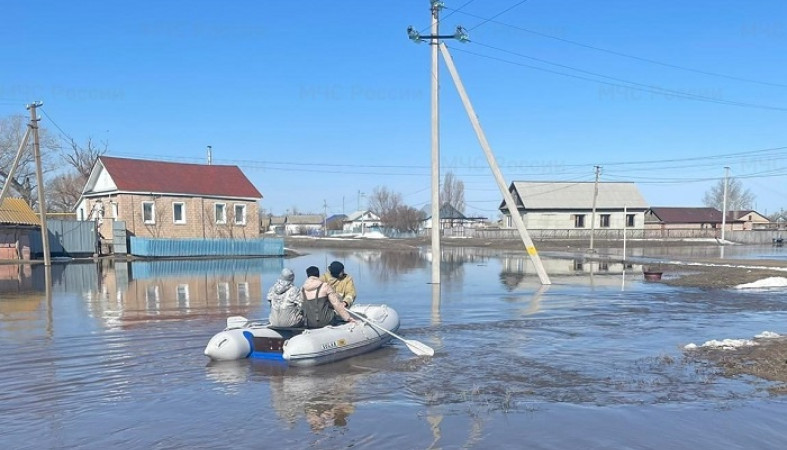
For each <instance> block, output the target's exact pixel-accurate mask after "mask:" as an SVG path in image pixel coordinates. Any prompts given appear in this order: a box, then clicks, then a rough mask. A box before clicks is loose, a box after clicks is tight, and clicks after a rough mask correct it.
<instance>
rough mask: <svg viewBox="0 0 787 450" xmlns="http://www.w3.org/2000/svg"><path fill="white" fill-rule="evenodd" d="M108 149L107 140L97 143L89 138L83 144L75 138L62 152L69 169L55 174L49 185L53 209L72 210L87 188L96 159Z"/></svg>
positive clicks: (48, 195) (50, 205) (50, 204)
mask: <svg viewBox="0 0 787 450" xmlns="http://www.w3.org/2000/svg"><path fill="white" fill-rule="evenodd" d="M107 150H108V145H107V143H106V142H101V143H98V144H96V143H95V142H94V141H93V139H92V138H88V139H87V142H86V143H85V145H83V146H81V145H79V144H77V143H76V141H74V140H73V139H72V140H71V142H70V143H69V146H68V149H67V150H66V151H65V152H64V153H63V154H62V158H63V160H64V161H65V163H66V165H67V167H68V168H69V169H67V170H66V171H65V172H63V173H60V174H59V175H57V176H55V177H54V178H53V179H52V181H51V182H50V183H48V185H47V199H48V200H47V205H48V207H49V208H50V209H51V210H53V211H60V212H66V211H71V210H72V209H73V208H74V206H76V203H77V201H79V197H80V196H81V195H82V190H83V189H84V188H85V184H86V183H87V179H88V177H89V176H90V172H91V170H92V169H93V165H95V163H96V160H97V159H98V158H99V157H100V156H101V155H103V154H105V153H106V152H107Z"/></svg>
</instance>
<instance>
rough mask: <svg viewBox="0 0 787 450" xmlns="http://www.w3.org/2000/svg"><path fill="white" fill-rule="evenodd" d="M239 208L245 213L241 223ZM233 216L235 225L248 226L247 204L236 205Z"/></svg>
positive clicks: (233, 207)
mask: <svg viewBox="0 0 787 450" xmlns="http://www.w3.org/2000/svg"><path fill="white" fill-rule="evenodd" d="M238 207H240V208H242V209H243V213H242V214H241V217H240V219H241V220H240V221H239V220H238ZM232 215H233V216H234V217H233V223H234V224H235V225H246V204H245V203H235V204H234V205H232Z"/></svg>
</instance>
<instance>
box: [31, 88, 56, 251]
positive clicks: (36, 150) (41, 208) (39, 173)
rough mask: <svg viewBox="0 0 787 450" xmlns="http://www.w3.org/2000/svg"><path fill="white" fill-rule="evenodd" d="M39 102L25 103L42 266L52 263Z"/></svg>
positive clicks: (40, 104) (41, 104)
mask: <svg viewBox="0 0 787 450" xmlns="http://www.w3.org/2000/svg"><path fill="white" fill-rule="evenodd" d="M43 105H44V104H43V103H41V102H33V103H31V104H29V105H27V109H29V110H30V128H31V129H32V130H33V154H34V156H35V160H36V180H37V182H38V187H37V188H36V189H38V214H39V215H40V217H41V242H42V244H43V247H44V266H51V265H52V255H50V254H49V228H47V226H46V203H45V202H44V173H43V170H42V169H41V146H40V142H39V140H38V120H39V119H38V117H36V108H39V107H41V106H43Z"/></svg>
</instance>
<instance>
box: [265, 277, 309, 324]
mask: <svg viewBox="0 0 787 450" xmlns="http://www.w3.org/2000/svg"><path fill="white" fill-rule="evenodd" d="M294 281H295V274H294V273H293V272H292V270H290V269H288V268H287V267H285V268H284V269H282V270H281V275H279V279H278V280H276V283H274V284H273V286H271V288H270V290H269V291H268V301H269V302H270V304H271V314H270V322H271V326H273V327H280V328H295V327H300V326H302V325H303V306H302V304H303V299H302V298H301V291H300V289H298V288H297V287H296V286H295V285H294V284H293V282H294Z"/></svg>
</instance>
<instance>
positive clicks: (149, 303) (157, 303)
mask: <svg viewBox="0 0 787 450" xmlns="http://www.w3.org/2000/svg"><path fill="white" fill-rule="evenodd" d="M145 307H146V308H147V311H148V312H158V311H159V309H161V297H160V295H159V290H158V286H155V285H154V286H148V287H147V288H145Z"/></svg>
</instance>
